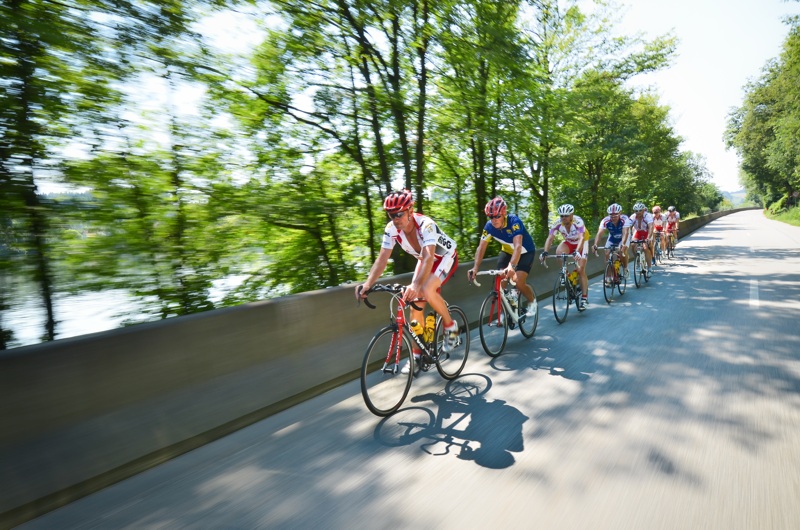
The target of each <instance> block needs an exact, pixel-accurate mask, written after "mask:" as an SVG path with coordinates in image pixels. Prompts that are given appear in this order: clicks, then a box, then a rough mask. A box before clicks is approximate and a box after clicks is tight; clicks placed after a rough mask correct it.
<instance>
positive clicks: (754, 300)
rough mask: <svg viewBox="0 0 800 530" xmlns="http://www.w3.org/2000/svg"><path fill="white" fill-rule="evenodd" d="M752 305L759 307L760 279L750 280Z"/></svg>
mask: <svg viewBox="0 0 800 530" xmlns="http://www.w3.org/2000/svg"><path fill="white" fill-rule="evenodd" d="M750 307H758V280H750Z"/></svg>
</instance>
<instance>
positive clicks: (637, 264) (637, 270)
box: [633, 251, 644, 288]
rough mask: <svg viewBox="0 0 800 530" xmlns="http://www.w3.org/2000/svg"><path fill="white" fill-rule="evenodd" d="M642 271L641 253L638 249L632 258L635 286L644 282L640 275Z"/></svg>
mask: <svg viewBox="0 0 800 530" xmlns="http://www.w3.org/2000/svg"><path fill="white" fill-rule="evenodd" d="M643 274H644V271H642V253H641V252H640V251H637V252H636V256H634V258H633V283H635V284H636V287H637V288H638V287H640V286H641V285H642V284H643V283H644V278H642V275H643Z"/></svg>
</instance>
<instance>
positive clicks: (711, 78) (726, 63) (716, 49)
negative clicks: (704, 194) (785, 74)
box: [618, 0, 800, 191]
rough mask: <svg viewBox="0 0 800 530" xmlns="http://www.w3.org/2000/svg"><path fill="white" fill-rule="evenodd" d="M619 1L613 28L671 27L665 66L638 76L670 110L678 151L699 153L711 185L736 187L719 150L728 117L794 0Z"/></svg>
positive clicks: (777, 42) (778, 38) (779, 35)
mask: <svg viewBox="0 0 800 530" xmlns="http://www.w3.org/2000/svg"><path fill="white" fill-rule="evenodd" d="M620 1H621V2H623V3H624V4H625V5H627V6H628V7H627V10H625V11H623V12H624V15H623V19H622V22H621V23H620V25H619V26H618V29H619V30H620V33H623V34H626V35H632V34H636V33H638V32H642V33H643V34H644V36H645V38H647V39H648V40H652V39H653V38H655V37H657V36H659V35H664V34H666V33H668V32H672V33H673V34H674V35H675V36H676V37H677V38H678V46H677V57H676V58H675V59H674V60H673V63H672V66H671V67H669V68H668V69H665V70H663V71H660V72H657V73H655V74H648V75H646V76H643V77H642V78H641V79H639V80H638V83H640V84H642V85H644V86H651V87H653V88H654V89H655V91H656V93H658V94H659V95H660V97H661V104H662V105H667V106H669V107H670V108H671V111H670V117H671V119H672V122H673V123H672V124H673V127H674V129H675V132H676V134H678V135H679V136H681V137H682V138H684V143H683V145H682V146H681V148H682V150H685V151H692V152H695V153H698V154H701V155H703V156H704V157H705V159H706V167H707V168H708V170H709V172H710V173H711V174H712V176H713V178H712V182H713V183H714V184H716V185H717V187H719V188H720V189H721V190H723V191H736V190H738V189H740V188H741V186H740V184H739V176H738V173H739V170H738V165H739V162H738V159H737V156H736V153H735V152H734V151H732V150H731V151H726V149H725V143H724V140H723V134H724V132H725V127H726V124H727V120H728V114H729V112H730V111H731V109H733V108H737V107H740V106H741V105H742V103H743V102H744V94H745V93H744V87H745V85H746V84H747V82H748V81H751V80H755V79H758V78H759V77H760V76H761V72H762V69H763V67H764V66H765V65H766V64H767V62H768V61H769V60H770V59H773V58H776V57H778V56H779V55H780V53H781V49H782V45H783V42H784V41H785V39H786V37H787V35H788V33H789V28H788V26H787V25H786V24H784V23H783V22H782V18H783V17H785V16H786V15H800V2H797V1H789V2H785V1H783V0H627V1H624V0H620Z"/></svg>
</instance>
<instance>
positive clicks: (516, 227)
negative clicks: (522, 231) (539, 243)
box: [509, 223, 519, 234]
mask: <svg viewBox="0 0 800 530" xmlns="http://www.w3.org/2000/svg"><path fill="white" fill-rule="evenodd" d="M511 230H513V231H515V232H516V231H517V230H519V225H518V224H516V223H514V226H512V227H511ZM510 233H511V232H510V231H509V234H510Z"/></svg>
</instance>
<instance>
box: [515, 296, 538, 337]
mask: <svg viewBox="0 0 800 530" xmlns="http://www.w3.org/2000/svg"><path fill="white" fill-rule="evenodd" d="M531 292H533V302H531V303H530V304H528V307H530V306H531V305H533V315H530V316H522V317H520V319H519V332H520V333H522V336H523V337H525V338H526V339H529V338H531V337H533V334H534V333H536V326H537V325H538V324H539V300H538V299H537V298H536V291H535V290H534V289H533V286H531ZM523 300H525V295H523V294H522V293H520V296H519V304H518V305H517V307H519V309H520V311H522V301H523ZM526 302H527V300H526ZM526 309H527V308H526ZM523 315H524V313H523Z"/></svg>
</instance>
